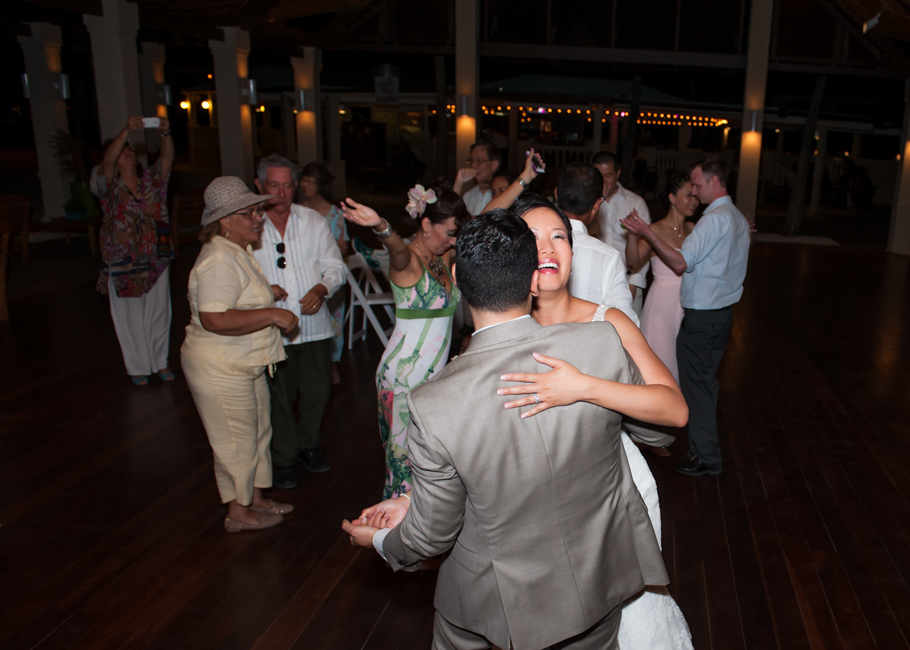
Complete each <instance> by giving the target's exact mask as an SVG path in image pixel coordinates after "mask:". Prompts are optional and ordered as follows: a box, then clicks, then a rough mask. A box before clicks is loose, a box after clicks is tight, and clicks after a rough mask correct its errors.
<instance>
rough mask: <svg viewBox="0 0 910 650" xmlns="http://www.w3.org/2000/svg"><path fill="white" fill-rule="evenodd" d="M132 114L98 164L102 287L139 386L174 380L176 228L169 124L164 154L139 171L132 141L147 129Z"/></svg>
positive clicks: (163, 121) (161, 128)
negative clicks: (170, 207)
mask: <svg viewBox="0 0 910 650" xmlns="http://www.w3.org/2000/svg"><path fill="white" fill-rule="evenodd" d="M143 128H145V125H144V124H143V122H142V118H141V117H131V118H130V119H129V121H128V122H127V124H126V126H125V127H124V128H123V130H122V131H121V132H120V133H119V134H118V135H117V137H116V138H114V140H113V141H112V142H111V143H110V145H108V147H107V149H106V150H105V154H104V161H103V162H102V164H101V169H102V172H103V174H102V176H103V177H102V178H101V179H100V187H99V189H100V198H101V209H102V211H103V217H102V220H101V256H102V267H101V276H100V277H99V278H98V291H100V292H101V293H106V294H108V295H109V296H110V305H111V317H112V318H113V320H114V330H115V331H116V332H117V340H118V341H119V342H120V350H121V352H122V353H123V361H124V364H125V365H126V372H127V374H129V375H130V377H131V379H132V381H133V383H134V384H136V385H137V386H145V385H147V384H148V376H149V375H150V374H152V373H158V375H159V377H161V379H162V380H164V381H173V380H174V373H173V372H171V369H170V368H169V367H168V363H167V356H168V347H169V343H170V330H171V294H170V266H169V265H170V262H171V258H172V257H173V256H174V250H173V247H172V246H171V226H170V219H169V218H168V214H167V183H168V178H169V177H170V174H171V166H172V164H173V162H174V142H173V140H171V132H170V125H169V123H168V121H167V119H165V118H161V122H160V125H159V126H158V132H159V133H160V134H161V155H160V156H159V157H158V160H157V161H156V162H155V163H154V164H152V166H151V167H149V168H148V169H146V170H145V171H144V172H142V173H141V174H140V173H138V172H137V169H136V153H135V152H134V151H133V148H132V147H131V146H130V144H129V142H127V137H128V136H129V134H130V133H132V132H133V131H136V130H139V129H143Z"/></svg>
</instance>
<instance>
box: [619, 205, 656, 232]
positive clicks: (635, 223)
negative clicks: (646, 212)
mask: <svg viewBox="0 0 910 650" xmlns="http://www.w3.org/2000/svg"><path fill="white" fill-rule="evenodd" d="M619 223H621V224H622V225H623V227H624V228H625V229H626V230H628V231H629V232H630V233H632V234H633V235H635V236H636V237H645V238H647V236H648V234H649V233H650V232H651V226H650V225H648V224H647V223H645V222H644V221H642V220H641V218H639V216H638V210H635V209H633V210H632V212H630V213H629V216H627V217H626V218H625V219H620V220H619Z"/></svg>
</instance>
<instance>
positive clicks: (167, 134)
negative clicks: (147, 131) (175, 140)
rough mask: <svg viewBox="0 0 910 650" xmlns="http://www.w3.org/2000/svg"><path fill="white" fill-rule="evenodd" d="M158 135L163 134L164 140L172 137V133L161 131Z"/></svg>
mask: <svg viewBox="0 0 910 650" xmlns="http://www.w3.org/2000/svg"><path fill="white" fill-rule="evenodd" d="M158 133H160V134H161V137H162V138H169V137H171V132H170V131H159V132H158Z"/></svg>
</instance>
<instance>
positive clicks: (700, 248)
mask: <svg viewBox="0 0 910 650" xmlns="http://www.w3.org/2000/svg"><path fill="white" fill-rule="evenodd" d="M749 244H750V239H749V223H748V222H747V221H746V218H745V217H744V216H743V213H742V212H740V211H739V210H738V209H737V207H736V206H735V205H733V200H732V199H731V198H730V197H729V196H722V197H720V198H719V199H715V200H714V201H712V202H711V205H709V206H708V207H707V209H706V210H705V213H704V215H702V218H701V219H700V220H699V221H698V223H697V224H695V229H694V230H693V231H692V234H691V235H689V236H688V237H687V238H686V241H685V242H684V243H683V246H682V256H683V258H684V259H685V260H686V272H685V273H684V274H683V278H682V287H681V288H680V292H679V298H680V301H681V302H682V306H683V307H685V308H686V309H721V308H722V307H727V306H729V305H732V304H734V303H737V302H739V298H740V296H742V295H743V280H745V279H746V266H747V264H748V262H749Z"/></svg>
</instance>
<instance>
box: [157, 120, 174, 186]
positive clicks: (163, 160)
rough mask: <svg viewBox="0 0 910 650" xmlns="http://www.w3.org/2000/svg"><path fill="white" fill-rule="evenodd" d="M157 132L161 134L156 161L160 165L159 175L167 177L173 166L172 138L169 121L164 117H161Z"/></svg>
mask: <svg viewBox="0 0 910 650" xmlns="http://www.w3.org/2000/svg"><path fill="white" fill-rule="evenodd" d="M158 133H159V134H160V135H161V156H160V157H159V158H158V162H159V163H160V165H161V177H162V178H167V175H168V174H170V173H171V169H172V168H173V167H174V139H173V138H172V137H171V123H170V121H169V120H168V119H167V118H166V117H162V118H161V124H160V125H159V126H158Z"/></svg>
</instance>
